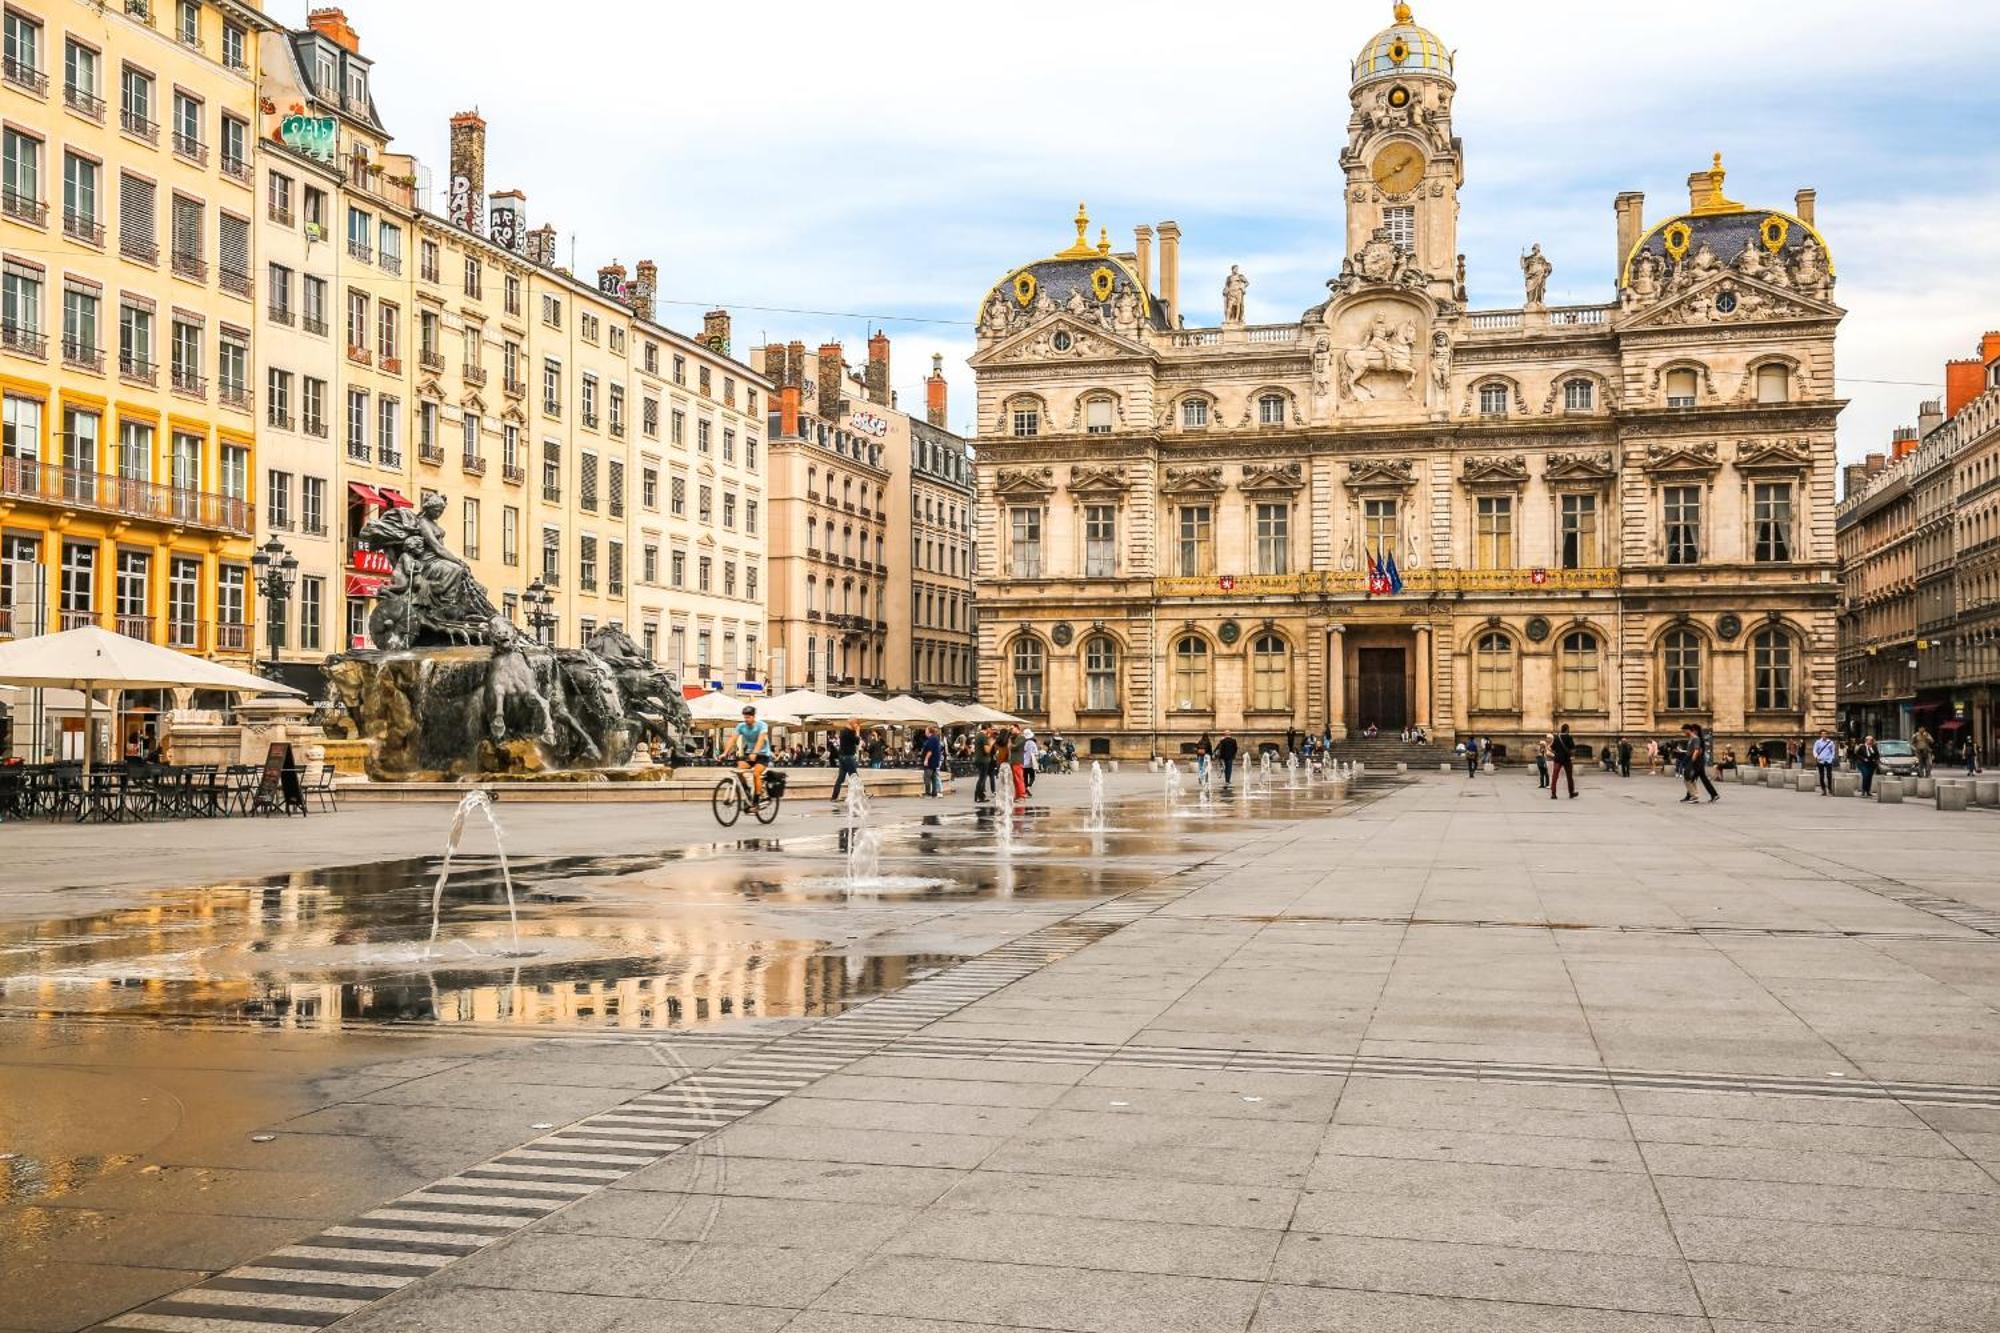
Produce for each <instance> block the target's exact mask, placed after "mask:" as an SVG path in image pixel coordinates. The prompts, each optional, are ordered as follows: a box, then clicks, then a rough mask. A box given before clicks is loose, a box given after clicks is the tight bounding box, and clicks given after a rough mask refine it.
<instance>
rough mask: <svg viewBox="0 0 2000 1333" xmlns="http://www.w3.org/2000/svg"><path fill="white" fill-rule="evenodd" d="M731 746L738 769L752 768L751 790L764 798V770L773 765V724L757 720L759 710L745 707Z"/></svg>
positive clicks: (760, 798)
mask: <svg viewBox="0 0 2000 1333" xmlns="http://www.w3.org/2000/svg"><path fill="white" fill-rule="evenodd" d="M730 748H731V750H732V751H733V752H734V753H735V755H736V770H737V771H738V772H739V773H740V772H742V771H743V770H744V769H749V770H750V782H751V790H752V791H753V792H755V793H756V797H757V799H758V800H760V801H761V800H763V799H764V770H765V769H767V768H769V767H770V766H771V724H770V723H768V722H759V721H758V720H757V710H756V709H755V708H753V707H751V706H749V705H747V704H746V705H745V706H744V708H743V720H742V721H741V722H738V723H737V724H736V730H735V736H734V739H732V740H731V742H730Z"/></svg>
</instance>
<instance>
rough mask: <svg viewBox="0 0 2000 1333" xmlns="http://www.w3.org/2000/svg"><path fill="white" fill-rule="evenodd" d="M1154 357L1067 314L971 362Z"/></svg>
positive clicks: (1094, 324) (997, 345) (1106, 330)
mask: <svg viewBox="0 0 2000 1333" xmlns="http://www.w3.org/2000/svg"><path fill="white" fill-rule="evenodd" d="M1149 355H1151V353H1150V352H1148V351H1147V349H1146V348H1145V346H1143V345H1142V344H1140V343H1137V342H1134V341H1132V340H1131V339H1130V338H1127V337H1124V336H1122V335H1120V334H1117V333H1114V332H1112V331H1111V330H1110V329H1109V328H1107V327H1105V326H1103V325H1101V324H1099V323H1097V322H1096V321H1094V320H1090V319H1089V318H1088V317H1078V316H1076V315H1072V314H1069V313H1067V312H1064V313H1062V314H1059V315H1056V316H1055V317H1053V318H1051V319H1047V320H1044V321H1042V322H1040V323H1037V324H1034V325H1033V326H1032V327H1030V328H1028V329H1027V330H1026V331H1024V332H1019V333H1015V334H1013V335H1012V336H1010V337H1008V338H1005V339H1003V340H1001V341H999V342H997V343H995V344H994V345H993V346H991V347H989V348H987V349H986V350H985V351H983V352H980V353H978V354H977V355H975V356H974V357H972V358H971V361H970V363H969V364H971V365H973V366H975V367H977V366H992V365H1013V364H1017V363H1021V362H1036V361H1055V362H1062V361H1094V360H1105V359H1108V358H1119V357H1144V356H1149Z"/></svg>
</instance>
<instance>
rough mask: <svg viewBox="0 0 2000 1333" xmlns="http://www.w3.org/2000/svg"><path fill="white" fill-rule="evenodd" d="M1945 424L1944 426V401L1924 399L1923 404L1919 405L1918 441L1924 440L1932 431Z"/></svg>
mask: <svg viewBox="0 0 2000 1333" xmlns="http://www.w3.org/2000/svg"><path fill="white" fill-rule="evenodd" d="M1943 424H1944V399H1942V398H1926V399H1924V401H1923V402H1921V403H1919V404H1917V439H1918V440H1922V439H1923V438H1924V437H1925V436H1926V435H1929V434H1930V433H1931V432H1932V431H1934V430H1936V429H1937V428H1938V427H1939V426H1942V425H1943Z"/></svg>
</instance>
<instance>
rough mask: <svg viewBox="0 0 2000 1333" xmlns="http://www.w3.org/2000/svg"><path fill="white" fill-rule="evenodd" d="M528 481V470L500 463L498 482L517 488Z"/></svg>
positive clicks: (514, 464)
mask: <svg viewBox="0 0 2000 1333" xmlns="http://www.w3.org/2000/svg"><path fill="white" fill-rule="evenodd" d="M527 479H528V470H527V469H526V468H524V467H522V466H521V465H520V464H518V463H502V464H501V465H500V480H502V481H504V482H506V483H507V484H508V485H510V486H519V485H521V484H522V483H523V482H525V481H527Z"/></svg>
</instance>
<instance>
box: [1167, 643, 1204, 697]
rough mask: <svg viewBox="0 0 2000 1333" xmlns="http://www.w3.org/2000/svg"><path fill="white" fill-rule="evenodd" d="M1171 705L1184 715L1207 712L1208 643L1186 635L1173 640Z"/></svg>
mask: <svg viewBox="0 0 2000 1333" xmlns="http://www.w3.org/2000/svg"><path fill="white" fill-rule="evenodd" d="M1173 672H1174V674H1173V691H1174V694H1173V703H1174V707H1175V708H1176V709H1178V710H1180V711H1181V712H1184V713H1205V712H1207V711H1208V709H1209V689H1208V641H1207V640H1206V639H1203V638H1201V637H1200V636H1199V635H1194V634H1187V635H1183V636H1182V637H1181V638H1179V639H1177V640H1175V641H1174V655H1173Z"/></svg>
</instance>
